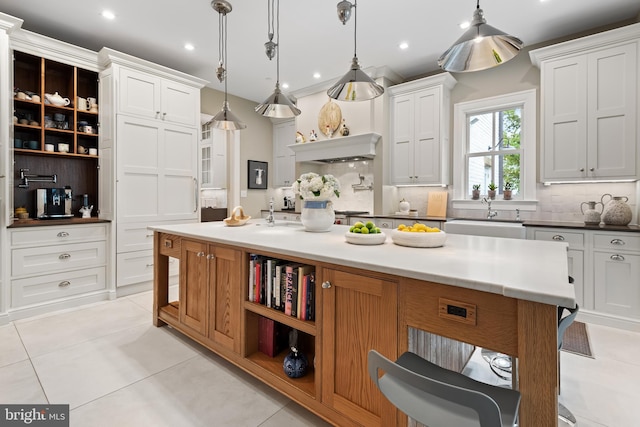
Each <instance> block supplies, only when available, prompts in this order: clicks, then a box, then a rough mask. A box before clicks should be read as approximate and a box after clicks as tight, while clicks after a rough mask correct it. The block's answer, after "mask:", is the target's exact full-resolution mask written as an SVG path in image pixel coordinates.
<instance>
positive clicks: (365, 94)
mask: <svg viewBox="0 0 640 427" xmlns="http://www.w3.org/2000/svg"><path fill="white" fill-rule="evenodd" d="M352 8H356V10H355V11H354V14H353V15H354V22H353V60H352V62H351V69H350V70H349V71H348V72H347V74H345V75H344V77H342V78H341V79H340V80H338V82H337V83H336V84H334V85H333V86H332V87H331V88H330V89H329V90H328V91H327V94H328V95H329V97H330V98H333V99H336V100H338V101H368V100H370V99H373V98H376V97H378V96H380V95H382V94H383V93H384V88H383V87H382V86H380V85H379V84H377V83H376V82H375V81H373V79H372V78H371V77H369V76H368V75H367V74H366V73H365V72H364V71H362V70H361V69H360V64H358V55H357V53H356V51H357V45H358V43H357V27H358V0H356V1H355V2H354V3H351V2H349V1H347V0H342V1H341V2H340V3H338V19H340V22H342V25H345V24H346V23H347V21H348V20H349V18H350V17H351V9H352Z"/></svg>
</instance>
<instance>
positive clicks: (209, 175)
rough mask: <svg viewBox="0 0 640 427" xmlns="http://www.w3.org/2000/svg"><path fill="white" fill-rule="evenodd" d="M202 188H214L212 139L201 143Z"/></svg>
mask: <svg viewBox="0 0 640 427" xmlns="http://www.w3.org/2000/svg"><path fill="white" fill-rule="evenodd" d="M200 186H201V187H202V188H213V144H212V143H211V139H207V140H205V141H202V142H201V143H200Z"/></svg>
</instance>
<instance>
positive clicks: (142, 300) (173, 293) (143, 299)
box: [126, 285, 178, 312]
mask: <svg viewBox="0 0 640 427" xmlns="http://www.w3.org/2000/svg"><path fill="white" fill-rule="evenodd" d="M126 298H127V299H129V300H130V301H133V302H134V303H136V304H138V305H139V306H140V307H142V308H144V309H145V310H147V311H149V312H151V310H152V309H153V291H147V292H140V293H137V294H133V295H129V296H127V297H126ZM177 300H178V286H177V285H176V286H169V301H177Z"/></svg>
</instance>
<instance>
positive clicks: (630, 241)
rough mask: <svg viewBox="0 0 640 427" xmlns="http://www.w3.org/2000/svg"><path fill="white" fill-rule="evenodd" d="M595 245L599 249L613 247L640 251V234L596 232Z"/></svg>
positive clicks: (614, 248) (621, 249)
mask: <svg viewBox="0 0 640 427" xmlns="http://www.w3.org/2000/svg"><path fill="white" fill-rule="evenodd" d="M593 246H594V247H595V248H597V249H613V250H619V251H640V234H638V233H635V234H631V233H617V234H604V233H594V235H593Z"/></svg>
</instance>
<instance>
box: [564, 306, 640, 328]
mask: <svg viewBox="0 0 640 427" xmlns="http://www.w3.org/2000/svg"><path fill="white" fill-rule="evenodd" d="M576 320H579V321H580V322H584V323H593V324H595V325H602V326H609V327H611V328H617V329H624V330H627V331H632V332H640V319H630V318H627V317H620V316H616V315H613V314H604V313H598V312H595V311H589V310H583V309H582V308H581V309H580V311H579V312H578V316H576Z"/></svg>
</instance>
